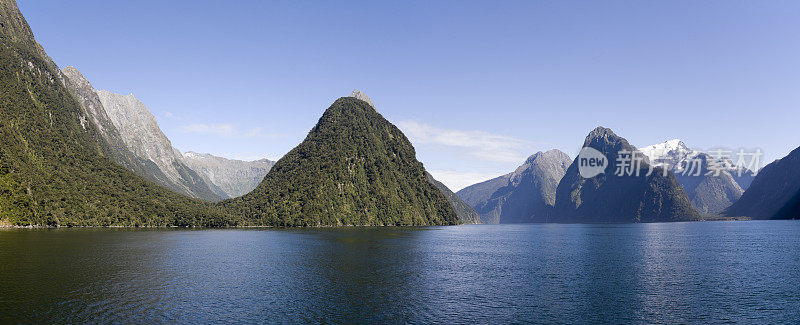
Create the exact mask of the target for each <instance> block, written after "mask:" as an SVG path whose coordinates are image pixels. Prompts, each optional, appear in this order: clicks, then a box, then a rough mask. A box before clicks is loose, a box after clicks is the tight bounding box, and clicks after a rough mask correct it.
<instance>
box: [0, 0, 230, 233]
mask: <svg viewBox="0 0 800 325" xmlns="http://www.w3.org/2000/svg"><path fill="white" fill-rule="evenodd" d="M0 16H1V18H0V89H1V90H2V91H0V139H2V141H0V224H12V225H39V226H45V225H49V226H56V225H62V226H64V225H67V226H69V225H80V226H227V225H235V224H237V222H236V221H233V220H229V219H227V218H225V217H224V214H223V213H221V211H220V209H219V208H217V207H215V206H213V205H211V204H205V203H202V202H199V201H195V200H192V199H189V198H186V197H183V196H181V195H178V194H175V193H172V192H170V191H168V190H166V189H163V188H161V187H158V186H156V185H154V184H151V183H149V182H147V181H145V180H143V179H141V178H140V177H138V176H136V175H135V174H134V173H132V172H130V171H128V170H126V169H125V168H123V167H121V166H119V165H117V164H115V163H114V162H112V161H111V160H109V159H107V158H106V157H105V156H104V155H103V154H102V152H103V151H102V147H103V146H104V144H103V141H104V139H103V138H102V137H101V136H100V135H99V133H98V132H97V130H96V129H95V127H94V126H93V125H92V123H91V122H89V121H87V120H86V118H87V117H86V116H85V114H84V112H83V110H82V108H81V106H80V105H79V103H78V102H77V101H76V99H75V98H74V97H73V96H72V95H71V94H70V93H69V91H68V90H67V89H66V87H65V84H64V82H65V81H64V77H63V75H62V74H61V72H60V71H59V70H58V67H57V66H56V65H55V64H54V63H53V62H52V61H51V60H50V58H49V57H47V55H46V54H45V53H44V51H43V50H42V48H41V46H39V44H37V43H36V42H35V41H34V40H33V34H32V33H31V32H30V29H29V27H28V26H27V23H26V22H25V19H24V18H23V17H22V15H21V14H20V13H19V10H18V9H17V7H16V4H15V3H14V1H10V0H2V1H0Z"/></svg>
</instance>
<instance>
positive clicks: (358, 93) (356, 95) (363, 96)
mask: <svg viewBox="0 0 800 325" xmlns="http://www.w3.org/2000/svg"><path fill="white" fill-rule="evenodd" d="M349 97H353V98H355V99H360V100H363V101H365V102H367V104H369V106H371V107H372V108H373V109H374V108H375V103H373V102H372V99H369V96H367V94H365V93H362V92H361V91H359V90H358V89H353V92H352V93H350V96H349Z"/></svg>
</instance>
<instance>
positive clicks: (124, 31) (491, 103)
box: [18, 0, 800, 190]
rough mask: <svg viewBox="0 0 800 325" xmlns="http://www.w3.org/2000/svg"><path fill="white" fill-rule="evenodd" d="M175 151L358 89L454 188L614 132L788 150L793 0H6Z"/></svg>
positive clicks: (793, 101)
mask: <svg viewBox="0 0 800 325" xmlns="http://www.w3.org/2000/svg"><path fill="white" fill-rule="evenodd" d="M18 2H19V5H20V8H21V10H22V13H23V14H24V15H25V17H26V18H27V20H28V23H29V24H30V25H31V27H32V28H33V31H34V33H35V35H36V37H37V40H38V41H39V42H40V43H41V44H42V45H43V46H44V47H45V50H46V51H47V53H48V54H50V56H51V57H52V58H53V59H54V60H55V61H56V63H57V64H58V65H59V66H61V67H66V66H69V65H73V66H76V67H77V68H78V69H79V70H80V71H81V72H83V74H84V75H85V76H86V77H87V78H88V79H89V80H90V81H91V82H92V84H93V85H94V86H95V88H97V89H107V90H110V91H113V92H118V93H123V94H128V93H133V94H134V95H136V97H137V98H139V99H140V100H141V101H143V102H144V103H145V104H146V105H147V107H148V108H149V109H150V110H151V111H152V112H153V114H154V115H155V116H156V118H157V119H158V122H159V124H160V126H161V128H162V129H163V130H164V132H165V133H166V134H167V136H168V137H169V138H170V139H171V140H172V142H173V145H175V147H177V148H178V149H180V150H181V151H197V152H202V153H212V154H215V155H220V156H225V157H231V158H240V159H256V158H262V157H268V158H272V159H276V158H279V157H281V156H282V155H283V154H285V153H286V152H287V151H289V150H290V149H291V148H292V147H294V146H295V145H297V144H298V143H299V142H301V141H302V139H303V138H304V137H305V135H306V133H307V132H308V130H310V129H311V127H312V126H313V125H314V124H315V123H316V121H317V119H318V118H319V116H321V114H322V112H323V111H324V110H325V109H326V108H327V107H328V106H329V105H330V104H331V103H332V102H333V101H334V100H335V99H336V98H338V97H341V96H346V95H348V94H349V93H350V91H352V89H354V88H358V89H359V90H362V91H364V92H365V93H366V94H368V95H369V96H370V97H372V100H373V101H374V102H375V104H376V106H377V109H378V111H380V112H381V113H382V114H383V115H384V116H385V117H386V118H388V119H389V120H390V121H392V122H393V123H395V124H397V125H398V126H400V128H401V129H403V130H404V131H405V132H406V135H408V136H409V138H411V140H412V142H413V143H414V145H415V147H416V148H417V156H418V158H419V159H420V160H421V161H422V162H423V163H425V165H426V167H427V168H428V170H430V171H431V172H432V173H433V174H434V175H435V176H436V177H437V178H439V179H441V180H442V181H443V182H445V184H447V185H449V186H450V187H451V188H452V189H454V190H458V189H460V188H461V187H464V186H466V185H469V184H471V183H474V182H476V181H479V180H485V179H488V178H491V177H494V176H498V175H501V174H505V173H508V172H511V171H513V170H514V169H515V167H516V166H518V165H520V164H521V163H522V162H523V161H524V160H525V158H526V157H527V156H529V155H531V154H533V153H535V152H537V151H540V150H542V151H543V150H548V149H552V148H557V149H561V150H562V151H565V152H566V153H568V154H570V155H571V156H573V157H574V155H575V154H576V153H577V152H578V150H579V149H580V145H581V144H582V143H583V139H584V137H585V136H586V134H587V133H588V132H589V131H590V130H591V129H593V128H594V127H596V126H598V125H603V126H606V127H610V128H612V129H613V130H614V131H615V132H616V133H617V134H619V135H621V136H623V137H625V138H627V139H628V140H629V141H630V142H631V143H632V144H633V145H636V146H646V145H650V144H654V143H658V142H663V141H666V140H669V139H673V138H680V139H682V140H684V141H685V142H686V143H687V144H688V145H689V146H690V147H693V148H698V149H711V148H717V147H727V148H742V147H743V148H761V149H762V150H763V151H764V152H765V153H766V156H765V158H764V159H765V160H770V161H771V160H773V159H777V158H780V157H783V156H784V155H786V154H787V153H788V152H789V151H791V150H792V149H793V148H796V147H798V146H800V132H799V131H798V125H800V116H798V115H799V114H800V2H799V1H660V2H656V1H520V2H515V1H481V2H472V1H402V2H401V1H364V2H355V1H350V2H344V1H324V2H323V1H319V2H315V1H275V2H270V1H164V0H159V1H151V0H137V1H108V0H91V1H78V0H76V1H63V0H18Z"/></svg>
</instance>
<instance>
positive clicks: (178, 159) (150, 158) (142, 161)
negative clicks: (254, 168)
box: [63, 67, 222, 201]
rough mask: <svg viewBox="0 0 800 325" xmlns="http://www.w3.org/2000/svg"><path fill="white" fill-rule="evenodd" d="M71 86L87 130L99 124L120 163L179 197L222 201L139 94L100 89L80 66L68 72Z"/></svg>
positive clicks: (109, 149) (107, 151) (70, 68)
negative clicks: (178, 147) (165, 130)
mask: <svg viewBox="0 0 800 325" xmlns="http://www.w3.org/2000/svg"><path fill="white" fill-rule="evenodd" d="M63 73H64V75H65V76H66V77H67V79H68V80H69V81H68V83H67V87H68V88H69V89H70V92H71V93H72V95H73V96H74V97H75V98H76V99H78V101H79V102H80V104H81V106H82V107H83V110H84V112H85V114H86V115H85V116H87V117H88V118H84V119H82V122H81V123H82V125H83V127H86V124H87V123H93V124H94V125H95V126H96V127H97V129H98V131H99V132H100V134H101V136H102V137H103V138H104V140H105V142H106V144H107V148H106V149H105V150H104V151H106V153H107V154H108V155H109V156H110V158H112V159H113V160H114V161H116V162H117V163H119V164H120V165H122V166H124V167H126V168H128V169H129V170H131V171H133V172H135V173H136V174H138V175H139V176H141V177H143V178H145V179H147V180H150V181H152V182H155V183H156V184H159V185H161V186H164V187H166V188H169V189H171V190H173V191H176V192H178V193H181V194H184V195H188V196H191V197H194V198H199V199H203V200H207V201H216V200H219V199H221V198H222V197H221V196H219V195H217V194H216V193H214V192H213V191H212V189H211V187H210V186H209V185H208V184H207V183H206V182H205V181H204V180H203V179H202V178H201V177H200V175H198V174H197V173H196V172H195V171H194V170H192V169H191V168H189V167H188V166H187V165H186V164H185V163H184V161H183V156H182V155H181V153H180V152H179V151H178V150H177V149H175V148H173V147H172V144H171V143H170V141H169V139H167V137H166V136H165V135H164V133H163V132H162V131H161V129H160V128H159V127H158V123H157V122H156V119H155V117H154V116H153V114H151V113H150V111H149V110H147V107H145V106H144V104H142V103H141V102H140V101H138V100H136V98H135V97H134V96H133V95H128V96H123V95H118V94H114V93H111V92H108V91H104V90H101V91H96V90H94V88H93V87H92V85H91V83H90V82H89V81H88V80H87V79H86V78H85V77H84V76H83V75H82V74H81V73H80V71H78V70H77V69H75V68H74V67H67V68H65V69H64V71H63Z"/></svg>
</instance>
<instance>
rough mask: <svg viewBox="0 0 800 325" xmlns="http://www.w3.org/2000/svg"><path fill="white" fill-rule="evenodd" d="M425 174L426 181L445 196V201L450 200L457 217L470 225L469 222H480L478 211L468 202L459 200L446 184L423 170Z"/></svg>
mask: <svg viewBox="0 0 800 325" xmlns="http://www.w3.org/2000/svg"><path fill="white" fill-rule="evenodd" d="M425 175H427V176H428V181H430V182H431V183H432V184H433V185H434V186H436V188H438V189H439V191H440V192H442V194H444V196H445V197H446V198H447V201H448V202H450V205H452V206H453V210H455V211H456V215H457V216H458V219H459V220H461V222H462V223H463V224H466V225H470V224H473V225H474V224H480V223H481V218H480V215H478V212H476V211H475V209H473V208H472V207H471V206H469V204H467V203H466V202H464V201H463V200H461V198H459V197H458V195H456V194H455V193H453V191H451V190H450V188H448V187H447V185H444V184H443V183H442V182H440V181H437V180H436V179H435V178H433V175H431V174H430V173H428V172H425Z"/></svg>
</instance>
